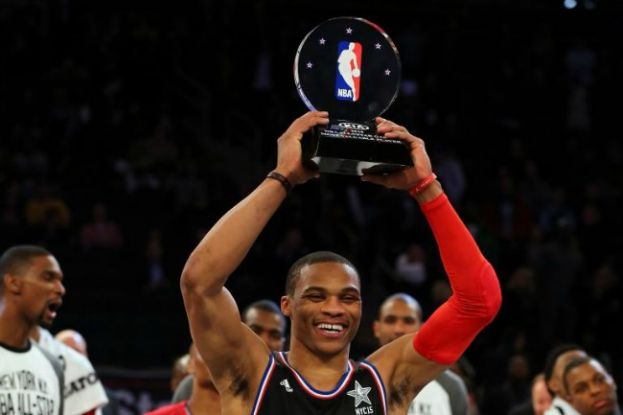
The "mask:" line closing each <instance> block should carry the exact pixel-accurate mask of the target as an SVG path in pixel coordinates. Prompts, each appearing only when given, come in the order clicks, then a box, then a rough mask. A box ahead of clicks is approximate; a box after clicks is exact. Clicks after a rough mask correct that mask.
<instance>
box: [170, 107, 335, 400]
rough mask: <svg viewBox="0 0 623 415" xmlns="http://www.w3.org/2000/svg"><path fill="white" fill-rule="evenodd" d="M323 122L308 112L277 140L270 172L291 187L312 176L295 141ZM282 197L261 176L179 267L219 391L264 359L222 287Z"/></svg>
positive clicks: (195, 333)
mask: <svg viewBox="0 0 623 415" xmlns="http://www.w3.org/2000/svg"><path fill="white" fill-rule="evenodd" d="M326 122H327V114H326V113H320V112H309V113H307V114H305V115H303V116H302V117H300V118H298V119H297V120H295V121H294V122H293V123H292V124H291V125H290V127H289V128H288V130H287V131H286V132H285V133H284V134H283V135H282V136H281V137H280V138H279V140H278V160H277V168H276V169H275V171H277V172H279V173H281V174H282V175H283V176H285V177H286V178H288V180H289V181H290V183H291V184H292V185H296V184H301V183H304V182H306V181H307V180H308V179H310V178H311V177H313V176H315V174H314V173H312V172H309V171H307V170H306V169H305V168H304V167H303V166H302V164H301V146H300V139H301V138H302V134H303V132H305V131H307V130H308V129H310V128H311V127H313V126H314V125H317V124H323V123H326ZM285 197H286V192H285V190H284V188H283V187H282V185H281V184H280V183H279V182H278V181H276V180H273V179H265V180H264V181H263V182H262V183H261V184H260V185H259V186H258V187H257V188H256V189H255V190H254V191H253V192H252V193H251V194H250V195H248V196H247V197H246V198H244V199H243V200H242V201H240V202H239V203H238V204H237V205H236V206H234V207H233V208H232V209H231V210H230V211H229V212H227V213H226V214H225V215H224V216H223V217H222V218H221V219H220V220H219V221H218V222H217V223H216V224H215V225H214V226H213V227H212V229H210V231H209V232H208V233H207V235H206V236H205V237H204V238H203V240H202V241H201V242H200V243H199V244H198V245H197V247H196V248H195V249H194V251H193V252H192V253H191V255H190V257H189V258H188V260H187V261H186V265H185V266H184V270H183V272H182V277H181V281H180V286H181V290H182V295H183V297H184V306H185V308H186V313H187V315H188V320H189V323H190V330H191V334H192V337H193V340H194V341H195V343H196V345H197V347H198V350H199V352H200V353H201V355H202V357H203V358H204V360H205V361H206V363H207V365H208V367H209V368H210V371H211V372H212V376H213V378H214V381H215V383H216V385H217V387H219V389H221V388H222V387H223V386H224V385H226V386H231V383H232V382H234V381H237V380H241V379H244V380H247V381H248V380H249V376H254V375H256V374H257V373H260V372H261V370H263V368H264V366H265V364H266V362H267V359H268V349H267V347H266V346H265V345H264V344H263V342H262V341H261V340H260V339H259V338H258V337H257V336H256V335H255V334H253V333H252V332H251V330H250V329H248V328H247V327H246V326H244V325H243V324H242V322H241V319H240V313H239V311H238V307H237V305H236V302H235V300H234V299H233V297H232V296H231V294H230V293H229V291H228V290H227V289H226V288H225V287H224V286H225V283H226V281H227V279H228V277H229V276H230V275H231V273H232V272H234V270H235V269H236V268H237V267H238V266H239V265H240V263H241V262H242V260H243V259H244V257H245V256H246V254H247V252H248V251H249V249H250V248H251V246H252V245H253V243H254V242H255V240H256V239H257V237H258V236H259V234H260V232H261V231H262V230H263V229H264V227H265V226H266V224H267V223H268V221H269V219H270V218H271V217H272V216H273V214H274V213H275V212H276V210H277V209H278V208H279V206H280V205H281V203H282V202H283V200H284V199H285ZM258 376H261V373H260V374H259V375H258Z"/></svg>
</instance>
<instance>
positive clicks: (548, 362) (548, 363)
mask: <svg viewBox="0 0 623 415" xmlns="http://www.w3.org/2000/svg"><path fill="white" fill-rule="evenodd" d="M572 350H584V349H582V348H581V347H580V346H578V345H577V344H573V343H564V344H560V345H558V346H556V347H554V348H553V349H552V350H550V352H549V353H548V354H547V357H546V358H545V367H544V368H543V373H544V374H545V382H546V383H548V382H549V381H550V379H551V378H552V376H553V374H554V366H556V360H558V357H559V356H560V355H561V354H563V353H567V352H570V351H572Z"/></svg>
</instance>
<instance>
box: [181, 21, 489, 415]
mask: <svg viewBox="0 0 623 415" xmlns="http://www.w3.org/2000/svg"><path fill="white" fill-rule="evenodd" d="M348 23H350V22H348ZM364 53H365V50H364ZM333 68H335V66H333ZM334 70H335V69H334ZM360 70H361V73H360V75H361V77H364V76H365V73H364V71H365V66H363V67H362V68H361V69H360ZM334 73H335V72H334ZM363 82H364V81H363V80H362V83H363ZM331 89H333V88H331ZM361 94H362V96H361V98H360V100H361V99H363V94H364V91H363V87H362V91H361ZM373 123H374V125H373V126H372V127H373V128H374V130H375V134H376V135H378V136H379V137H381V138H382V139H383V140H388V141H392V142H395V143H398V144H400V146H402V148H405V149H406V154H407V155H408V156H409V158H410V162H411V163H412V164H413V165H412V166H406V167H404V168H402V169H400V170H398V171H385V172H384V173H383V174H364V175H363V176H362V178H361V179H362V180H364V181H367V182H370V183H376V184H380V185H383V186H385V187H388V188H392V189H398V190H401V191H408V192H409V193H410V194H411V196H412V197H413V198H414V199H415V201H416V202H417V203H418V204H419V205H420V208H421V209H422V212H423V214H424V216H425V217H426V220H427V221H428V223H429V225H430V227H431V229H432V231H433V234H434V236H435V239H436V241H437V245H438V248H439V251H440V256H441V258H442V261H443V264H444V267H445V269H446V272H447V274H448V277H449V279H450V283H451V285H452V288H453V291H454V294H453V295H452V296H451V297H450V298H449V299H448V301H447V302H446V303H444V304H442V305H441V306H440V307H439V308H438V309H437V310H436V311H435V313H434V314H433V315H432V316H431V317H430V318H429V319H428V320H427V321H426V323H425V324H424V325H423V326H422V327H421V329H420V330H419V331H418V332H417V333H416V334H415V335H414V334H407V335H405V336H403V337H400V338H398V339H396V340H394V341H392V342H390V343H388V344H387V345H385V346H384V347H382V348H381V349H379V350H378V351H376V352H374V353H373V354H372V355H370V356H369V357H368V358H367V359H365V360H363V361H360V362H353V361H351V360H350V359H349V351H350V344H351V341H352V340H353V338H354V337H355V335H356V333H357V330H358V328H359V323H360V321H361V312H362V298H361V286H360V279H359V274H358V271H357V269H356V268H355V266H354V265H353V264H352V263H351V262H350V261H349V260H347V259H346V258H344V257H342V256H340V255H338V254H336V253H332V252H326V251H321V252H315V253H312V254H309V255H306V256H304V257H303V258H301V259H299V260H298V261H296V262H295V263H294V264H293V265H292V267H291V268H290V270H289V272H288V275H287V281H286V287H285V295H284V296H283V297H282V298H281V309H282V311H283V314H284V315H285V316H286V317H288V318H290V320H291V339H290V347H289V352H287V353H271V352H270V351H269V349H268V348H267V347H266V345H265V344H264V343H263V342H262V340H261V339H260V338H259V337H258V336H257V335H255V334H254V333H253V332H252V331H251V330H250V329H249V328H248V327H247V326H246V325H245V324H243V323H242V322H241V319H240V312H239V310H238V307H237V305H236V302H235V300H234V298H233V297H232V295H231V294H230V292H229V291H228V290H227V288H225V283H226V282H227V280H228V278H229V276H230V275H231V274H232V273H233V272H234V271H235V270H236V268H237V267H238V266H239V264H240V263H241V262H242V260H243V259H244V258H245V256H246V254H247V253H248V251H249V250H250V249H251V248H252V246H253V243H254V241H255V240H256V238H257V237H258V236H259V234H260V233H261V232H262V230H263V229H264V227H265V226H266V225H267V224H268V221H269V220H270V218H271V217H272V216H273V215H274V214H275V212H276V211H277V209H278V208H279V206H280V205H281V203H282V202H283V201H284V200H285V198H286V197H287V194H288V192H289V191H290V190H291V189H292V188H293V187H295V186H298V185H302V184H304V183H305V182H307V181H308V180H311V179H313V178H315V177H318V176H319V174H320V171H322V169H320V171H319V170H318V169H316V168H309V166H310V163H309V161H308V160H306V159H305V156H304V151H303V148H302V147H303V146H302V140H303V137H304V135H305V134H309V133H310V132H311V131H313V130H316V131H318V130H321V129H323V128H327V126H329V125H330V124H331V120H330V119H329V113H328V112H323V111H310V112H308V113H306V114H304V115H302V116H301V117H299V118H298V119H296V120H295V121H294V122H293V123H292V124H291V125H290V127H289V128H288V129H287V130H286V131H285V132H284V133H283V134H282V135H281V137H279V139H278V140H277V151H278V153H277V165H276V167H275V169H274V170H273V171H272V172H271V173H269V174H268V176H267V177H266V179H265V180H263V181H262V183H260V184H259V186H258V187H257V188H256V189H255V190H253V191H252V192H251V193H250V194H249V195H248V196H247V197H245V198H244V199H243V200H242V201H240V202H239V203H238V204H236V205H235V206H234V207H233V208H232V209H230V210H229V211H228V212H227V213H226V214H225V215H224V216H223V217H222V218H221V219H220V220H219V221H218V222H217V223H216V224H215V225H214V226H213V227H212V228H211V229H210V231H209V232H208V233H207V235H206V236H205V237H204V238H203V240H202V241H201V242H200V243H199V244H198V245H197V246H196V248H195V249H194V251H193V252H192V253H191V255H190V256H189V258H188V260H187V262H186V265H185V267H184V270H183V272H182V277H181V282H180V285H181V290H182V294H183V297H184V304H185V307H186V313H187V315H188V319H189V323H190V328H191V333H192V337H193V340H194V342H195V344H196V345H197V348H198V350H199V352H200V353H201V355H202V357H203V359H204V360H205V362H206V364H207V365H208V367H209V369H210V372H211V373H212V376H213V379H214V383H215V385H216V387H217V389H218V390H219V393H220V397H221V410H222V413H224V414H254V415H255V414H258V415H260V414H261V415H265V414H271V415H277V414H334V415H342V414H404V413H406V411H407V409H408V407H409V405H410V403H411V401H412V400H413V398H414V397H415V395H416V394H417V393H418V391H419V390H420V389H421V388H422V387H423V386H424V385H426V384H427V383H428V382H429V381H430V380H432V379H434V378H435V377H436V376H437V375H438V374H439V373H440V372H442V371H443V370H445V369H446V368H448V366H449V365H450V364H452V363H453V362H454V361H456V360H457V359H458V358H459V357H460V356H461V355H462V353H463V352H464V351H465V349H466V348H467V347H468V346H469V344H470V343H471V342H472V340H473V339H474V338H475V337H476V335H477V334H478V333H479V332H480V330H482V329H483V328H484V327H485V326H486V325H487V324H488V323H489V322H490V321H491V320H492V319H493V318H494V316H495V315H496V313H497V311H498V309H499V307H500V304H501V294H500V287H499V283H498V280H497V277H496V274H495V271H494V270H493V268H492V267H491V265H490V264H489V262H488V261H487V260H486V259H485V258H484V257H483V255H482V254H481V252H480V250H479V248H478V246H477V245H476V243H475V241H474V240H473V238H472V236H471V235H470V233H469V231H468V230H467V228H466V227H465V225H464V224H463V222H462V221H461V219H460V218H459V217H458V215H457V214H456V212H455V211H454V209H453V208H452V206H451V204H450V202H449V200H448V198H447V197H446V195H445V194H444V192H443V189H442V187H441V185H440V183H439V182H438V181H437V180H436V176H435V175H434V173H433V169H432V166H431V163H430V159H429V157H428V155H427V153H426V150H425V147H424V142H423V141H422V140H421V139H420V138H417V137H415V136H413V135H412V134H410V133H409V132H408V131H407V130H406V129H405V128H404V127H402V126H399V125H397V124H395V123H393V122H391V121H388V120H385V119H383V118H380V117H376V118H374V120H373ZM312 167H313V166H312ZM316 167H317V166H316ZM266 283H267V284H270V283H271V282H270V281H266Z"/></svg>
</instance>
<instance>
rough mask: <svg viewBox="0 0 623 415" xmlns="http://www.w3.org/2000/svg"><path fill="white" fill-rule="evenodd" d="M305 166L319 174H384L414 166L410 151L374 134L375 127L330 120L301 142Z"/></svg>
mask: <svg viewBox="0 0 623 415" xmlns="http://www.w3.org/2000/svg"><path fill="white" fill-rule="evenodd" d="M301 146H302V149H303V160H304V163H305V164H306V165H308V166H310V167H311V168H314V169H318V170H319V171H320V172H322V173H335V174H347V175H352V176H361V175H363V174H387V173H391V172H394V171H397V170H402V169H404V168H407V167H411V166H413V162H412V161H411V155H410V152H409V148H408V147H407V146H406V145H405V144H404V143H403V142H402V141H399V140H392V139H387V138H385V137H383V136H381V135H377V134H376V125H375V124H374V123H373V122H372V123H366V124H359V123H354V122H351V121H344V120H330V121H329V124H328V125H327V126H323V127H316V128H314V129H312V131H311V132H309V133H307V134H305V135H304V136H303V139H302V141H301Z"/></svg>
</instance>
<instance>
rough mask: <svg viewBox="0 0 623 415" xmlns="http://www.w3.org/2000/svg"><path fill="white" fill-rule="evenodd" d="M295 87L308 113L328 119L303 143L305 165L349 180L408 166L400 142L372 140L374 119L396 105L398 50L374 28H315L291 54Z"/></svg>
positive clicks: (338, 21)
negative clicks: (324, 113)
mask: <svg viewBox="0 0 623 415" xmlns="http://www.w3.org/2000/svg"><path fill="white" fill-rule="evenodd" d="M294 82H295V84H296V89H297V91H298V93H299V96H300V97H301V99H302V100H303V102H304V103H305V106H307V108H309V109H310V110H318V111H328V112H329V117H330V119H329V124H328V125H326V126H322V127H316V128H314V129H313V130H312V131H311V132H309V133H308V134H306V135H305V136H304V137H303V140H302V141H301V146H302V149H303V162H304V163H306V164H307V165H309V166H310V167H312V168H316V169H319V170H320V171H321V172H325V173H340V174H349V175H362V174H365V173H373V174H374V173H379V174H380V173H388V172H391V171H396V170H400V169H403V168H405V167H408V166H412V165H413V163H412V161H411V157H410V155H409V149H408V147H407V146H406V145H405V144H404V143H403V142H401V141H399V140H393V139H387V138H385V137H383V136H382V135H377V134H376V123H375V122H374V119H375V117H377V116H379V115H381V114H383V113H384V112H385V111H386V110H387V109H388V108H389V106H390V105H391V104H392V102H393V101H394V99H396V96H397V95H398V88H399V85H400V59H399V57H398V50H397V49H396V46H395V45H394V43H393V42H392V40H391V39H390V38H389V36H388V35H387V34H386V33H385V32H384V31H383V30H382V29H381V28H380V27H379V26H378V25H376V24H374V23H372V22H370V21H368V20H365V19H362V18H358V17H336V18H332V19H329V20H327V21H325V22H323V23H321V24H320V25H318V26H316V27H315V28H314V29H312V30H311V31H310V32H309V33H308V34H307V35H306V36H305V38H304V39H303V41H302V42H301V44H300V45H299V47H298V50H297V52H296V57H295V58H294Z"/></svg>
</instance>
